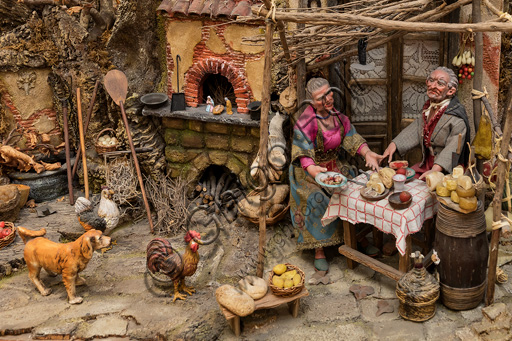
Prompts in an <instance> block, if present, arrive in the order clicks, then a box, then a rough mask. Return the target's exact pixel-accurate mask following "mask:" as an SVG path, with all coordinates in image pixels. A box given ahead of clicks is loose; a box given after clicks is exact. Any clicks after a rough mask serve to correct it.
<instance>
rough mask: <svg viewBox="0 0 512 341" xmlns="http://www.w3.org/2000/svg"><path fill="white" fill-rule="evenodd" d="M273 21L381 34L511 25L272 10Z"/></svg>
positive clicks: (493, 29)
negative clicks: (373, 30)
mask: <svg viewBox="0 0 512 341" xmlns="http://www.w3.org/2000/svg"><path fill="white" fill-rule="evenodd" d="M252 12H253V14H256V15H258V12H259V15H260V16H266V15H267V14H268V11H267V10H265V9H262V10H261V11H259V9H258V8H256V7H253V9H252ZM275 18H276V19H277V20H283V21H287V22H295V23H305V24H312V25H334V26H369V27H376V28H380V29H381V30H383V31H397V30H398V31H404V32H428V31H437V32H459V33H467V32H512V23H510V22H506V23H504V22H496V21H484V22H480V23H477V24H447V23H431V22H407V21H398V20H387V19H378V18H373V17H367V16H363V15H356V14H342V13H292V12H284V11H282V10H276V14H275Z"/></svg>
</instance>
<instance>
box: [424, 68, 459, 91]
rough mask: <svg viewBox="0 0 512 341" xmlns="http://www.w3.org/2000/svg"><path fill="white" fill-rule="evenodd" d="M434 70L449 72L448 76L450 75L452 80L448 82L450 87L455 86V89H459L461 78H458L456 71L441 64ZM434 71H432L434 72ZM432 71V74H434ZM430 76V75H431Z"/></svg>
mask: <svg viewBox="0 0 512 341" xmlns="http://www.w3.org/2000/svg"><path fill="white" fill-rule="evenodd" d="M434 71H444V72H446V73H447V74H448V77H450V81H449V82H448V88H455V91H457V90H458V89H459V79H458V78H457V75H456V74H455V72H453V70H452V69H450V68H447V67H446V66H440V67H438V68H437V69H435V70H434ZM434 71H432V72H434ZM432 72H431V73H430V74H432ZM429 77H430V75H429Z"/></svg>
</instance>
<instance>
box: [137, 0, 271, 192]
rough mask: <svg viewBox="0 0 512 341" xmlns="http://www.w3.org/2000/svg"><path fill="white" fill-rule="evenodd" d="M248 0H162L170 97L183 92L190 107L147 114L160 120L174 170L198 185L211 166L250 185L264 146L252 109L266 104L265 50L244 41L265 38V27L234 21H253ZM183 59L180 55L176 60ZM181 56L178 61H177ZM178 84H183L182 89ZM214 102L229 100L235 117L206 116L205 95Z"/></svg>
mask: <svg viewBox="0 0 512 341" xmlns="http://www.w3.org/2000/svg"><path fill="white" fill-rule="evenodd" d="M255 3H256V1H248V0H221V1H218V0H190V1H184V0H164V1H162V3H161V4H160V5H159V7H158V11H160V13H161V14H162V16H163V18H164V22H165V24H164V30H165V44H166V65H167V70H166V71H167V94H168V95H169V98H172V94H174V93H184V96H185V101H186V105H187V108H186V109H185V110H181V111H172V110H171V105H170V104H167V105H165V106H163V107H161V108H148V107H146V108H144V110H143V114H144V115H151V116H159V117H162V128H163V130H164V136H165V142H166V149H165V157H166V160H167V166H168V171H169V172H170V174H171V176H173V177H176V176H180V175H181V176H185V177H186V178H188V179H189V180H192V181H194V180H197V181H199V180H200V179H201V177H202V176H203V174H205V173H206V172H207V171H209V169H210V168H211V167H214V168H215V169H216V170H219V169H223V170H225V171H228V172H231V173H233V174H235V175H236V176H237V178H238V179H239V181H240V183H241V184H242V185H243V186H247V185H248V176H247V175H248V173H249V167H250V165H251V163H252V160H253V159H254V157H255V156H256V153H257V151H258V144H259V121H254V120H252V119H251V118H250V115H249V110H248V108H247V106H248V104H249V103H250V102H252V101H258V100H261V94H262V85H263V79H262V74H263V66H264V46H263V45H260V46H249V45H244V44H243V43H242V38H243V37H249V36H256V35H261V34H263V30H262V27H263V26H261V25H262V22H259V23H253V24H244V23H238V22H235V21H234V19H236V17H238V16H250V15H251V6H252V5H253V4H255ZM178 55H179V57H177V56H178ZM177 59H178V60H177ZM178 85H179V87H178ZM207 96H211V97H212V98H213V99H214V102H215V105H217V104H223V105H224V104H225V100H224V98H228V99H229V100H230V102H231V104H232V107H233V114H232V115H227V113H226V112H224V113H222V114H220V115H214V114H212V113H209V112H206V110H205V107H206V104H205V103H206V97H207Z"/></svg>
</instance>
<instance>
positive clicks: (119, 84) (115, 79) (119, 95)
mask: <svg viewBox="0 0 512 341" xmlns="http://www.w3.org/2000/svg"><path fill="white" fill-rule="evenodd" d="M103 83H104V85H105V89H106V90H107V92H108V94H109V95H110V97H112V100H113V101H114V102H115V103H116V104H117V105H119V107H120V108H121V115H122V116H123V123H124V129H125V130H126V135H127V136H128V142H129V143H130V149H131V151H132V156H133V163H134V164H135V170H136V171H137V177H138V178H139V185H140V190H141V192H142V198H143V199H144V205H145V206H146V213H147V215H148V221H149V227H150V230H151V233H153V220H152V219H151V211H150V209H149V203H148V198H147V196H146V190H145V189H144V183H143V181H142V174H141V172H140V167H139V161H138V159H137V153H136V152H135V147H134V146H133V141H132V135H131V133H130V127H129V126H128V119H127V118H126V112H125V111H124V101H125V100H126V95H127V93H128V80H127V79H126V75H125V74H124V73H123V72H122V71H119V70H111V71H109V72H108V73H107V74H106V75H105V78H104V79H103Z"/></svg>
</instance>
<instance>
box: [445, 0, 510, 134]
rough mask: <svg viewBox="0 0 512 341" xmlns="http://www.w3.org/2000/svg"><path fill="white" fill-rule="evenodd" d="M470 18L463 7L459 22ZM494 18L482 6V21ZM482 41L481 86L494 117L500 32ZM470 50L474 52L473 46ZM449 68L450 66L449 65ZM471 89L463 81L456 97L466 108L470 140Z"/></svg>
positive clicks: (498, 5) (468, 10)
mask: <svg viewBox="0 0 512 341" xmlns="http://www.w3.org/2000/svg"><path fill="white" fill-rule="evenodd" d="M491 3H492V4H493V5H494V6H496V8H499V9H501V8H502V5H503V4H502V1H499V0H491ZM470 16H471V5H467V6H464V7H463V9H462V11H461V15H460V22H468V21H469V17H470ZM493 17H495V16H494V15H490V14H489V11H487V9H486V8H485V6H484V5H483V4H482V21H485V20H489V19H491V18H493ZM483 41H484V48H483V50H484V52H483V58H484V59H483V66H484V72H483V78H482V86H483V87H485V89H486V90H487V93H488V94H489V95H488V98H489V102H490V103H491V106H492V109H493V111H494V113H495V115H496V114H497V113H498V111H497V110H498V91H499V70H500V54H501V33H500V32H489V33H484V34H483ZM471 50H472V51H473V52H474V51H475V49H474V46H472V48H471ZM449 66H450V67H451V65H449ZM472 89H473V81H468V80H467V79H465V80H464V81H463V82H462V84H460V85H459V91H458V96H459V99H460V101H461V102H462V104H464V106H465V107H466V111H467V113H468V116H469V121H470V125H471V128H472V131H471V138H472V139H473V138H474V137H475V129H474V127H475V123H474V117H473V100H472V99H471V90H472Z"/></svg>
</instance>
